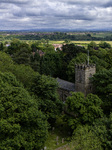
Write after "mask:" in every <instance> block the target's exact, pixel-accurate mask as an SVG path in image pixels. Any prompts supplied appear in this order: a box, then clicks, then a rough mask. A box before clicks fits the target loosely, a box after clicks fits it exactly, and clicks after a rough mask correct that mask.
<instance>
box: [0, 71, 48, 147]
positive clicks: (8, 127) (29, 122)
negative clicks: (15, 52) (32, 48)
mask: <svg viewBox="0 0 112 150" xmlns="http://www.w3.org/2000/svg"><path fill="white" fill-rule="evenodd" d="M47 130H48V126H47V122H46V119H45V116H44V115H43V114H42V112H41V111H39V110H38V105H37V102H36V101H35V99H33V98H32V97H31V96H30V95H29V93H28V92H27V91H26V90H25V89H24V88H23V86H22V85H20V84H19V82H18V81H17V80H16V78H15V76H13V75H12V74H10V73H0V135H1V136H0V149H1V150H4V149H6V150H9V149H10V150H15V149H16V150H26V149H27V150H39V149H41V148H42V147H43V145H44V142H45V140H46V137H47V132H48V131H47Z"/></svg>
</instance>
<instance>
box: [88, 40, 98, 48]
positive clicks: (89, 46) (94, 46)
mask: <svg viewBox="0 0 112 150" xmlns="http://www.w3.org/2000/svg"><path fill="white" fill-rule="evenodd" d="M88 49H98V46H97V44H96V42H94V41H91V42H90V43H89V44H88Z"/></svg>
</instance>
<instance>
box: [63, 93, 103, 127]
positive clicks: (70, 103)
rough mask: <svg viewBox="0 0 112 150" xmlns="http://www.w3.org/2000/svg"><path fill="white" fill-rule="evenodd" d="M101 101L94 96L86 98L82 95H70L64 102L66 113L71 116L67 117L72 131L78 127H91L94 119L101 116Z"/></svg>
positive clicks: (90, 95) (89, 95)
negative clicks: (85, 125)
mask: <svg viewBox="0 0 112 150" xmlns="http://www.w3.org/2000/svg"><path fill="white" fill-rule="evenodd" d="M101 104H102V101H101V99H100V98H99V97H98V96H97V95H94V94H88V95H87V97H85V96H84V94H83V93H80V92H77V93H72V96H69V97H68V98H67V100H66V107H67V110H66V112H67V113H69V114H70V115H71V116H70V117H68V124H69V125H70V126H71V128H72V129H75V128H76V127H78V126H79V125H84V124H89V125H92V124H93V122H94V121H95V119H97V118H100V117H101V116H102V115H103V110H102V109H101Z"/></svg>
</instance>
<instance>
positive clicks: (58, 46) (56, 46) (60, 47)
mask: <svg viewBox="0 0 112 150" xmlns="http://www.w3.org/2000/svg"><path fill="white" fill-rule="evenodd" d="M53 46H54V49H55V51H56V50H57V48H59V49H60V50H62V46H63V45H62V44H53Z"/></svg>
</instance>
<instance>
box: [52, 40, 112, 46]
mask: <svg viewBox="0 0 112 150" xmlns="http://www.w3.org/2000/svg"><path fill="white" fill-rule="evenodd" d="M90 42H91V41H71V43H75V44H76V45H82V46H85V47H87V45H88V44H89V43H90ZM94 42H95V43H96V44H99V43H100V41H94ZM105 42H107V43H109V44H110V45H111V46H112V41H105ZM63 43H64V41H50V44H63Z"/></svg>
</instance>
